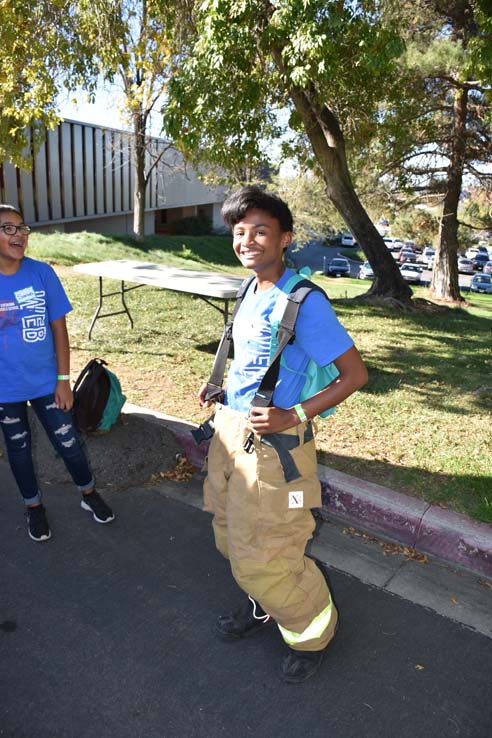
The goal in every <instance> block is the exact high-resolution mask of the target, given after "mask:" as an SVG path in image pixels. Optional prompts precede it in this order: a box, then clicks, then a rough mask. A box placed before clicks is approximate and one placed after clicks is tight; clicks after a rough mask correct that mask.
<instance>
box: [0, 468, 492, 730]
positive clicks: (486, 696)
mask: <svg viewBox="0 0 492 738" xmlns="http://www.w3.org/2000/svg"><path fill="white" fill-rule="evenodd" d="M2 468H3V469H2ZM0 483H1V486H2V492H3V493H4V494H2V496H1V497H0V556H1V557H2V574H1V592H2V595H1V598H0V652H1V662H0V663H1V667H0V694H1V699H0V736H1V737H2V738H219V737H222V736H223V737H224V738H229V736H234V738H252V737H253V736H254V737H255V738H299V736H310V738H326V737H327V736H330V738H395V736H397V737H398V738H437V737H439V738H454V737H455V736H459V737H460V738H490V736H491V728H492V703H491V700H490V694H491V690H492V672H491V668H490V664H491V661H492V639H491V638H490V635H488V636H487V635H485V634H484V633H480V632H477V631H475V630H473V629H472V628H470V627H469V626H465V625H463V624H462V623H460V622H456V621H455V620H451V619H450V618H448V617H444V616H442V615H438V614H436V613H435V612H434V611H432V610H430V609H429V608H427V607H424V606H422V605H419V604H415V603H414V602H412V601H410V600H408V599H405V598H403V597H399V596H397V595H395V594H393V593H391V592H388V591H386V590H385V589H384V588H381V587H375V586H372V585H369V584H365V583H363V582H362V581H360V580H359V579H358V578H356V577H355V576H351V575H349V574H346V573H345V572H343V571H341V570H339V569H335V568H332V574H331V579H332V587H333V590H334V593H335V597H336V601H337V604H338V607H339V609H340V612H341V627H340V630H339V634H338V635H337V637H336V640H335V641H334V643H333V645H332V646H331V648H330V649H329V652H328V653H327V656H326V659H325V662H324V664H323V666H322V669H321V671H320V672H319V673H318V674H317V675H316V676H315V677H314V678H313V679H312V680H310V681H308V682H307V683H306V684H304V685H286V684H284V683H283V682H281V681H280V680H279V678H278V676H277V670H278V665H279V662H280V660H281V659H282V657H283V654H284V652H285V646H284V644H283V642H282V639H281V638H280V635H279V633H278V630H277V629H276V628H275V627H274V626H272V627H271V628H269V629H267V630H265V632H262V633H261V634H260V635H258V636H257V637H255V638H252V639H249V640H246V641H244V642H242V641H241V642H238V643H232V644H228V643H223V642H221V641H217V640H216V639H215V638H214V637H213V636H212V633H211V630H212V624H213V622H214V620H215V618H216V617H217V615H218V614H220V613H223V612H227V611H229V610H230V609H231V608H232V607H234V606H236V605H237V604H238V603H239V602H240V601H242V599H243V597H244V595H243V594H242V593H240V592H239V591H238V589H237V587H236V585H235V584H234V583H233V580H232V577H231V574H230V571H229V565H228V563H227V562H226V561H224V560H223V559H222V558H221V557H220V556H219V555H218V554H217V552H216V551H215V548H214V545H213V539H212V533H211V530H210V516H209V515H207V514H206V513H203V512H201V510H198V509H196V508H193V507H192V506H190V505H188V504H185V503H184V502H181V501H177V500H176V499H171V498H169V497H167V496H166V494H165V491H163V490H160V489H156V488H138V489H126V490H124V491H122V490H120V491H113V492H109V493H105V494H106V496H107V498H108V501H109V502H110V503H111V505H112V506H113V508H114V510H115V513H116V520H115V522H114V523H112V524H111V525H97V524H96V523H95V522H94V521H93V520H92V518H91V516H90V515H88V514H87V513H85V512H84V511H82V510H81V509H80V507H79V501H78V496H77V495H76V493H74V492H73V490H72V489H71V488H70V487H69V486H67V485H54V486H52V487H49V488H47V489H46V494H45V502H46V504H47V507H48V510H49V513H50V522H51V526H52V529H53V538H52V539H51V540H50V541H48V542H46V543H43V544H37V543H34V542H33V541H31V540H30V539H29V538H28V536H27V534H26V530H25V523H24V520H23V515H22V510H21V504H20V501H19V500H18V498H17V493H16V491H15V489H14V487H13V483H12V481H11V480H10V479H9V475H8V473H7V471H6V465H5V464H0ZM178 487H179V486H178ZM184 488H185V490H186V488H187V485H184ZM181 489H183V485H182V486H181ZM179 494H183V495H185V494H186V492H185V491H183V492H181V493H180V492H179V489H178V491H177V492H176V495H177V496H179ZM328 535H329V536H330V533H328ZM330 537H331V536H330ZM346 538H347V536H342V535H341V536H340V541H341V543H340V546H341V549H340V546H337V548H339V549H340V553H341V552H342V551H343V545H344V544H343V539H346ZM477 587H478V585H477ZM484 592H485V594H487V591H486V590H485V591H484ZM453 595H454V598H455V599H456V598H457V599H459V598H460V595H459V594H457V593H456V592H455V591H453ZM450 607H451V605H450Z"/></svg>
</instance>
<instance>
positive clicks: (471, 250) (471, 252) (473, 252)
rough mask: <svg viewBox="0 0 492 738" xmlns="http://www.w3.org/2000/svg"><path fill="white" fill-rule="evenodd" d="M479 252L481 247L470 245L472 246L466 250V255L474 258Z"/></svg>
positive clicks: (468, 257)
mask: <svg viewBox="0 0 492 738" xmlns="http://www.w3.org/2000/svg"><path fill="white" fill-rule="evenodd" d="M479 253H480V249H479V248H478V247H477V246H470V248H469V249H467V250H466V252H465V257H466V258H467V259H473V258H474V257H475V256H476V255H477V254H479Z"/></svg>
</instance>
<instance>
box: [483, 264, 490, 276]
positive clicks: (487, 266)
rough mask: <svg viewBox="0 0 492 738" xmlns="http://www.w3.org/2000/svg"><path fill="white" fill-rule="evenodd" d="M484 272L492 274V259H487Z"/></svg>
mask: <svg viewBox="0 0 492 738" xmlns="http://www.w3.org/2000/svg"><path fill="white" fill-rule="evenodd" d="M483 273H484V274H492V261H487V262H485V264H484V265H483Z"/></svg>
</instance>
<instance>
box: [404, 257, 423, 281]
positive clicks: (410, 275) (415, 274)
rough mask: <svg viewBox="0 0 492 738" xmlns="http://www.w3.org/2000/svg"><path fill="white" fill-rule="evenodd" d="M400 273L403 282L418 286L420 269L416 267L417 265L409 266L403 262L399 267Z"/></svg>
mask: <svg viewBox="0 0 492 738" xmlns="http://www.w3.org/2000/svg"><path fill="white" fill-rule="evenodd" d="M400 273H401V276H402V277H403V279H404V280H405V282H411V283H412V284H420V278H421V276H422V267H420V266H418V265H417V264H409V263H408V262H405V263H404V264H402V265H401V267H400Z"/></svg>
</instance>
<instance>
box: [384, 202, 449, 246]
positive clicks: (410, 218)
mask: <svg viewBox="0 0 492 738" xmlns="http://www.w3.org/2000/svg"><path fill="white" fill-rule="evenodd" d="M438 228H439V219H438V218H437V216H436V215H434V214H433V213H432V212H431V211H429V210H423V209H420V208H411V209H408V210H402V211H400V212H399V213H398V215H397V216H396V218H395V220H394V221H393V223H392V225H391V234H392V236H396V237H397V238H402V239H408V240H411V241H415V244H416V245H417V246H424V245H425V244H429V243H431V244H432V243H434V241H435V239H436V237H437V232H438Z"/></svg>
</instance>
